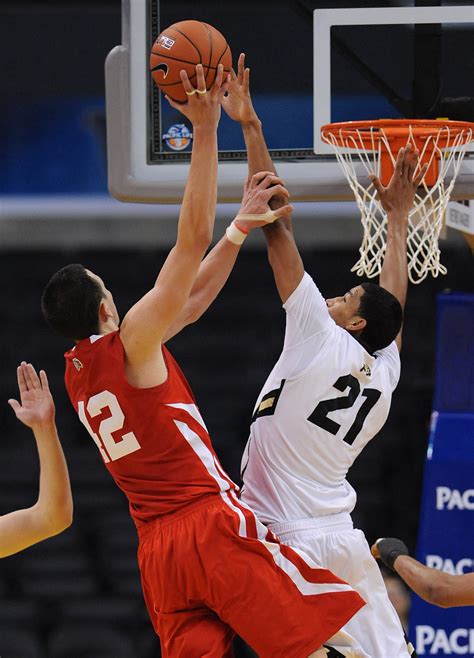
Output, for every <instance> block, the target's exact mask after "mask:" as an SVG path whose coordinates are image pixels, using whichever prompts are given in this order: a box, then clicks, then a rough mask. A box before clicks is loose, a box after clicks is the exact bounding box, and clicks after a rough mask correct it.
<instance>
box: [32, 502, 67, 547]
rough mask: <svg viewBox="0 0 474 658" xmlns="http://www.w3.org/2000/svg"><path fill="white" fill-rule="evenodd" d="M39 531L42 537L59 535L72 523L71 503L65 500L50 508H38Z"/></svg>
mask: <svg viewBox="0 0 474 658" xmlns="http://www.w3.org/2000/svg"><path fill="white" fill-rule="evenodd" d="M38 514H39V519H38V521H39V526H40V533H41V535H42V538H43V539H48V538H49V537H54V536H55V535H59V534H60V533H61V532H64V530H67V528H69V527H70V526H71V525H72V521H73V505H72V502H65V503H63V504H61V505H58V506H57V507H55V508H54V509H52V510H47V511H42V510H38Z"/></svg>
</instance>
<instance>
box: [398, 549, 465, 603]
mask: <svg viewBox="0 0 474 658" xmlns="http://www.w3.org/2000/svg"><path fill="white" fill-rule="evenodd" d="M394 568H395V571H396V572H397V573H398V575H399V576H400V577H401V578H403V580H404V581H405V582H406V583H407V585H408V586H409V587H411V589H412V590H413V591H414V592H416V593H417V594H418V596H420V597H421V598H422V599H424V600H425V601H427V602H428V603H432V604H433V605H438V606H440V607H442V608H452V607H454V606H463V605H474V573H466V574H462V575H459V576H453V575H451V574H448V573H444V572H443V571H438V570H437V569H431V568H430V567H426V566H424V565H423V564H421V563H420V562H418V561H417V560H415V559H413V558H412V557H409V556H408V555H400V556H399V557H397V558H396V560H395V562H394Z"/></svg>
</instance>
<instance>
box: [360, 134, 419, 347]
mask: <svg viewBox="0 0 474 658" xmlns="http://www.w3.org/2000/svg"><path fill="white" fill-rule="evenodd" d="M417 166H418V151H414V150H413V149H412V147H411V145H410V144H408V145H407V146H406V148H404V149H403V148H402V149H400V151H399V152H398V156H397V161H396V163H395V169H394V172H393V175H392V178H391V180H390V183H389V184H388V185H387V187H384V186H383V185H382V184H381V182H380V180H379V179H378V178H377V177H376V176H371V180H372V183H373V184H374V186H375V188H376V190H377V192H378V197H379V200H380V203H381V204H382V207H383V209H384V210H385V212H386V213H387V220H388V223H387V248H386V251H385V256H384V261H383V265H382V270H381V272H380V280H379V283H380V285H381V286H382V288H385V289H386V290H388V291H389V292H391V293H392V295H394V297H396V298H397V299H398V301H399V302H400V305H401V307H402V309H403V308H404V307H405V300H406V295H407V288H408V267H407V233H408V213H409V212H410V210H411V209H412V208H413V203H414V201H415V194H416V190H417V187H418V186H419V184H420V183H421V180H422V178H423V176H424V174H425V171H426V166H425V165H424V166H423V167H421V168H420V169H419V171H418V173H416V174H415V172H416V169H417ZM396 343H397V346H398V349H400V348H401V343H402V329H400V332H399V334H398V336H397V337H396Z"/></svg>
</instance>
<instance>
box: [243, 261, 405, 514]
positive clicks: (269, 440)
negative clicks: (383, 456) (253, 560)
mask: <svg viewBox="0 0 474 658" xmlns="http://www.w3.org/2000/svg"><path fill="white" fill-rule="evenodd" d="M284 308H285V310H286V333H285V342H284V346H283V352H282V354H281V356H280V358H279V360H278V362H277V364H276V365H275V367H274V368H273V370H272V372H271V373H270V376H269V377H268V379H267V381H266V382H265V385H264V387H263V389H262V391H261V393H260V396H259V398H258V401H257V404H256V407H255V410H254V414H253V418H252V425H251V429H250V438H249V441H248V443H247V446H246V448H245V452H244V455H243V458H242V477H243V481H244V487H243V490H242V498H243V500H244V501H245V502H246V503H247V504H248V505H249V506H250V507H251V508H252V509H253V511H254V512H255V513H256V514H257V516H258V517H259V518H260V520H261V521H263V522H264V523H265V524H266V525H271V524H277V523H284V522H285V521H294V520H296V519H305V518H311V517H313V518H314V517H318V516H322V515H328V514H338V513H340V512H351V511H352V510H353V508H354V506H355V502H356V494H355V491H354V489H353V488H352V487H351V485H350V484H349V483H348V482H347V480H346V474H347V472H348V470H349V468H350V467H351V466H352V464H353V463H354V461H355V459H356V458H357V456H358V455H359V454H360V452H361V451H362V450H363V448H364V447H365V446H366V445H367V443H368V442H369V441H370V440H371V439H372V438H373V437H374V436H375V435H376V434H377V432H378V431H379V430H380V429H381V427H382V426H383V424H384V423H385V420H386V419H387V416H388V413H389V410H390V402H391V397H392V392H393V390H394V389H395V387H396V385H397V383H398V380H399V377H400V356H399V353H398V348H397V346H396V345H395V343H392V344H390V345H389V346H388V347H386V348H385V349H383V350H380V351H378V352H376V353H375V354H374V355H373V356H372V355H371V354H369V353H368V352H367V351H366V350H365V349H364V347H363V346H362V345H361V344H360V343H359V342H358V341H357V340H356V339H355V338H353V337H352V336H351V335H350V334H349V332H347V331H346V330H345V329H342V328H341V327H338V326H337V325H336V323H335V322H334V321H333V319H332V318H331V316H330V315H329V312H328V308H327V306H326V302H325V300H324V299H323V297H322V295H321V293H320V292H319V290H318V288H317V287H316V284H315V283H314V281H313V280H312V278H311V277H310V276H309V274H307V273H305V275H304V277H303V279H302V280H301V282H300V284H299V286H298V287H297V288H296V290H295V291H294V292H293V293H292V294H291V295H290V297H289V298H288V300H287V301H286V303H285V304H284Z"/></svg>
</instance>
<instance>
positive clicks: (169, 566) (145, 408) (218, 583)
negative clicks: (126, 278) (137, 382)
mask: <svg viewBox="0 0 474 658" xmlns="http://www.w3.org/2000/svg"><path fill="white" fill-rule="evenodd" d="M163 354H164V358H165V362H166V367H167V370H168V378H167V380H166V381H165V382H164V383H163V384H161V385H159V386H154V387H151V388H146V389H138V388H135V387H133V386H131V385H130V384H129V383H128V382H127V379H126V376H125V370H124V349H123V345H122V342H121V339H120V334H119V332H112V333H109V334H106V335H103V336H91V337H90V338H88V339H86V340H83V341H81V342H80V343H78V344H77V345H76V347H74V348H73V349H72V350H70V351H69V352H67V353H66V355H65V357H66V375H65V380H66V388H67V390H68V393H69V396H70V398H71V401H72V404H73V406H74V408H75V409H76V411H77V413H78V414H79V418H80V420H81V421H82V423H83V424H84V425H85V427H86V428H87V430H88V431H89V433H90V435H91V436H92V438H93V440H94V441H95V443H96V444H97V446H98V448H99V450H100V453H101V455H102V458H103V460H104V462H105V465H106V467H107V469H108V470H109V472H110V473H111V475H112V477H113V478H114V480H115V481H116V483H117V485H118V486H119V487H120V488H121V489H122V491H123V492H124V493H125V495H126V496H127V498H128V500H129V503H130V512H131V515H132V517H133V519H134V521H135V523H136V525H137V528H138V532H139V537H140V547H139V554H138V559H139V565H140V571H141V576H142V585H143V591H144V596H145V600H146V603H147V607H148V610H149V613H150V617H151V619H152V621H153V624H154V626H155V630H156V631H157V633H158V634H159V636H160V639H161V644H162V652H163V656H164V657H165V658H190V657H191V656H193V657H194V656H207V657H209V658H222V657H223V656H231V655H232V649H231V644H232V637H233V633H234V631H236V632H237V633H239V635H241V636H242V637H243V638H244V639H245V640H246V642H248V644H250V646H252V647H253V648H254V649H255V650H256V651H257V652H258V654H259V655H260V656H262V657H265V656H267V657H268V658H270V657H271V658H278V657H280V656H281V657H282V658H283V656H285V657H287V658H290V657H294V658H305V657H306V656H308V655H309V654H310V653H312V652H313V651H315V650H316V649H317V648H318V647H319V646H320V645H321V644H323V642H325V641H326V640H328V638H330V637H331V636H333V635H334V634H335V633H336V632H337V631H338V630H339V628H341V627H342V626H343V625H344V623H345V622H346V621H348V620H349V619H350V618H351V617H352V615H353V614H354V613H355V612H357V610H359V609H360V608H361V607H362V606H363V600H362V599H361V597H360V596H359V595H358V594H357V593H356V592H354V590H353V589H352V588H351V587H350V586H349V585H347V584H346V583H345V582H344V581H342V580H340V579H339V578H337V577H336V576H334V575H333V574H332V573H331V572H330V571H327V570H326V569H320V568H318V567H317V566H316V564H315V563H314V562H312V561H311V560H309V559H307V558H306V556H305V555H304V554H302V553H301V552H299V551H298V552H297V551H294V550H292V549H291V548H289V547H287V546H282V545H280V544H279V543H278V542H277V541H276V540H275V538H274V536H273V535H272V533H271V532H269V531H268V529H267V528H266V527H265V526H264V525H262V524H261V523H260V522H259V521H258V520H257V519H256V517H255V516H254V514H253V512H251V510H250V509H249V508H248V507H247V506H246V505H245V504H244V503H242V502H240V501H239V500H238V498H237V495H236V490H237V487H236V485H235V484H234V483H233V482H232V481H231V480H230V478H229V477H228V476H227V475H226V474H225V472H224V471H223V469H222V467H221V466H220V464H219V461H218V459H217V457H216V455H215V454H214V451H213V449H212V445H211V441H210V438H209V434H208V432H207V429H206V426H205V424H204V421H203V419H202V417H201V415H200V413H199V411H198V408H197V406H196V404H195V400H194V397H193V394H192V392H191V389H190V387H189V385H188V383H187V381H186V379H185V377H184V375H183V373H182V372H181V370H180V368H179V366H178V365H177V363H176V362H175V360H174V359H173V357H172V356H171V354H170V353H169V351H168V350H167V349H166V348H165V347H163ZM333 643H334V644H335V645H338V646H339V647H342V648H344V646H348V645H350V644H351V639H350V638H349V639H348V638H347V636H346V635H345V634H342V635H338V636H336V637H335V639H334V642H333ZM347 655H351V656H352V655H353V656H364V654H363V653H362V652H361V653H357V652H355V653H354V652H352V653H347Z"/></svg>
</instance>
